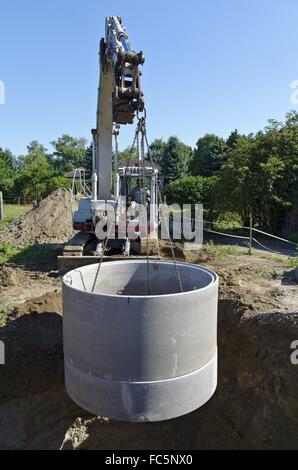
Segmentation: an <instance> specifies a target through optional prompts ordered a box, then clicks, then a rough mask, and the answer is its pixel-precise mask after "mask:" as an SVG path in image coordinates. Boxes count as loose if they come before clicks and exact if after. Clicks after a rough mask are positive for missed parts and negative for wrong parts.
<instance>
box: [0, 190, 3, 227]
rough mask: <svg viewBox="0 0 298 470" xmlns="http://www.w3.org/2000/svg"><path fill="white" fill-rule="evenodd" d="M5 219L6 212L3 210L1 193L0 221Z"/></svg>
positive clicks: (0, 192)
mask: <svg viewBox="0 0 298 470" xmlns="http://www.w3.org/2000/svg"><path fill="white" fill-rule="evenodd" d="M3 219H4V210H3V194H2V191H0V220H3Z"/></svg>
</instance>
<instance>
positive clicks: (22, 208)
mask: <svg viewBox="0 0 298 470" xmlns="http://www.w3.org/2000/svg"><path fill="white" fill-rule="evenodd" d="M30 209H32V204H24V205H18V204H4V219H3V220H0V230H1V229H3V228H4V227H5V225H6V224H8V223H9V222H11V221H12V220H13V219H16V218H17V217H19V216H20V215H23V214H25V213H26V212H28V211H29V210H30Z"/></svg>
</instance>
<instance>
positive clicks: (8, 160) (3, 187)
mask: <svg viewBox="0 0 298 470" xmlns="http://www.w3.org/2000/svg"><path fill="white" fill-rule="evenodd" d="M14 161H15V157H14V156H13V154H12V153H11V151H10V150H8V149H2V148H1V147H0V191H2V192H3V194H4V196H5V197H8V196H9V195H10V191H11V189H12V187H13V180H14Z"/></svg>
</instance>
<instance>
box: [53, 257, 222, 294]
mask: <svg viewBox="0 0 298 470" xmlns="http://www.w3.org/2000/svg"><path fill="white" fill-rule="evenodd" d="M124 263H126V264H128V263H129V264H145V263H147V260H143V259H142V260H117V261H105V262H104V263H103V264H102V266H101V268H102V267H103V266H104V265H111V264H113V265H115V266H116V265H118V264H124ZM149 263H150V261H149ZM154 263H157V264H168V265H171V266H173V269H175V265H174V262H173V261H163V260H154V261H152V262H151V263H150V264H154ZM98 265H99V263H94V264H88V265H86V266H81V267H80V268H76V269H72V270H71V271H69V272H68V273H66V274H64V276H63V277H62V283H63V284H65V285H66V286H67V287H69V288H70V289H73V290H76V291H78V292H80V293H81V294H84V295H88V296H89V295H94V296H98V297H108V298H117V299H119V298H123V299H127V298H135V299H154V298H163V297H174V296H175V297H181V296H186V295H191V294H193V293H194V292H203V291H205V290H207V289H209V288H210V287H212V286H213V284H215V283H216V282H218V275H217V274H216V272H215V271H212V269H209V268H205V267H204V266H201V265H199V264H192V263H184V262H181V261H176V265H177V266H178V267H179V266H184V267H187V268H190V269H197V270H199V271H207V273H208V274H209V275H210V278H211V279H210V283H209V284H207V285H206V286H204V287H200V288H199V289H193V290H188V291H186V292H175V293H172V294H159V295H125V294H124V295H122V294H105V293H100V292H91V291H85V290H83V289H78V288H77V287H74V286H72V285H71V284H69V282H68V281H67V278H69V277H70V276H71V273H75V272H78V271H81V272H82V275H84V272H83V271H84V270H85V269H87V268H89V267H90V266H94V267H95V268H97V267H98ZM94 274H95V273H94ZM99 279H100V273H99Z"/></svg>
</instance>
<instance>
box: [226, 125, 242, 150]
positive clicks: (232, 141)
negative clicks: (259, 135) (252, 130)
mask: <svg viewBox="0 0 298 470" xmlns="http://www.w3.org/2000/svg"><path fill="white" fill-rule="evenodd" d="M239 138H240V134H239V132H238V130H237V129H234V130H233V131H232V132H231V133H230V135H229V137H228V138H227V140H226V144H227V146H228V147H229V148H234V147H235V146H236V145H237V142H238V139H239Z"/></svg>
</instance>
